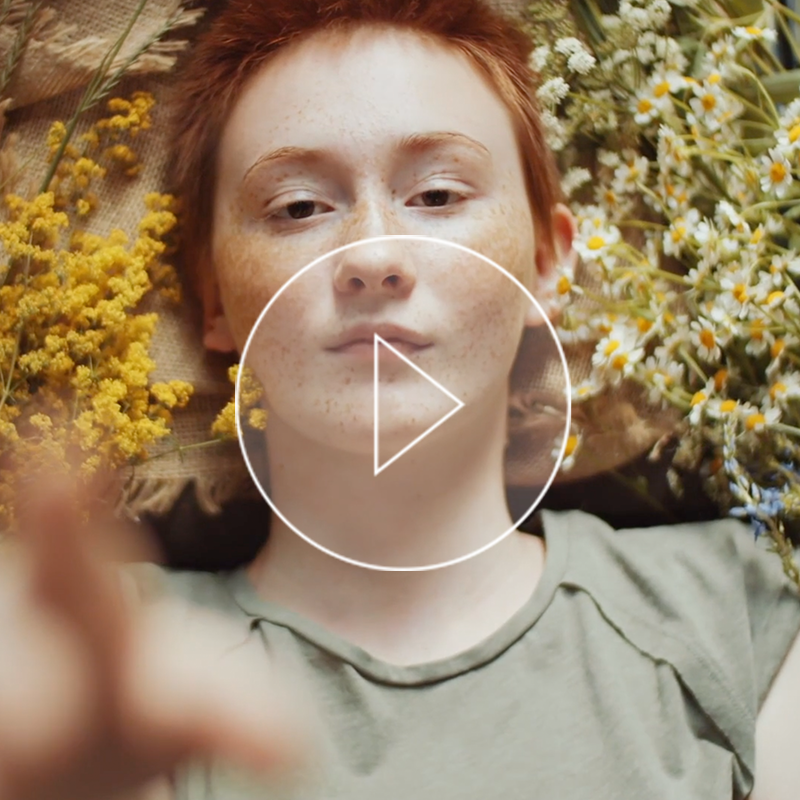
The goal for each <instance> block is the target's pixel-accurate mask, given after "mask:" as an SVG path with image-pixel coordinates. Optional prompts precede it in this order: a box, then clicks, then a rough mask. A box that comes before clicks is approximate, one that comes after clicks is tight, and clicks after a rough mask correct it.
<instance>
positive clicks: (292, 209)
mask: <svg viewBox="0 0 800 800" xmlns="http://www.w3.org/2000/svg"><path fill="white" fill-rule="evenodd" d="M327 208H328V206H326V205H325V204H324V203H319V202H317V201H316V200H294V201H293V202H291V203H286V204H285V205H282V206H281V207H280V208H278V209H277V210H276V211H274V212H273V213H272V214H270V215H269V216H271V217H272V218H273V219H295V220H301V219H308V218H309V217H313V216H315V215H317V214H320V213H322V212H324V211H325V210H326V209H327Z"/></svg>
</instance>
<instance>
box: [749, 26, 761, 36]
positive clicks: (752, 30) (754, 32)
mask: <svg viewBox="0 0 800 800" xmlns="http://www.w3.org/2000/svg"><path fill="white" fill-rule="evenodd" d="M745 30H746V31H747V32H748V33H749V34H750V35H751V36H761V28H759V27H758V26H757V25H748V26H747V27H746V28H745Z"/></svg>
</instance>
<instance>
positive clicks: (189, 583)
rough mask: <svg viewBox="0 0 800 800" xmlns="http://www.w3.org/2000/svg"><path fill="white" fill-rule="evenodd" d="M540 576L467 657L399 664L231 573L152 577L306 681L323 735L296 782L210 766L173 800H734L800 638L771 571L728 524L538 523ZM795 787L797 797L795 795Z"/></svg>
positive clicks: (555, 516) (787, 594)
mask: <svg viewBox="0 0 800 800" xmlns="http://www.w3.org/2000/svg"><path fill="white" fill-rule="evenodd" d="M542 521H543V534H544V537H545V541H546V545H547V555H546V560H545V566H544V571H543V573H542V575H541V579H540V582H539V583H538V585H537V586H536V588H535V590H534V591H533V593H532V595H531V597H530V599H529V601H528V602H527V603H526V604H525V605H524V607H522V608H521V609H520V610H519V611H518V612H517V613H516V614H515V615H514V616H513V617H512V618H511V619H510V620H508V621H507V622H506V623H505V624H504V625H503V626H502V627H501V628H500V629H499V630H497V631H496V632H495V633H494V634H492V635H491V636H490V637H488V638H487V639H485V640H484V641H482V642H481V643H480V644H478V645H476V646H474V647H472V648H470V649H469V650H467V651H466V652H463V653H461V654H459V655H456V656H453V657H451V658H447V659H443V660H440V661H436V662H433V663H427V664H421V665H416V666H396V665H392V664H388V663H385V662H383V661H381V660H379V659H376V658H374V657H372V656H371V655H369V654H368V653H367V652H365V651H364V650H362V649H361V648H359V647H356V646H354V645H352V644H350V643H349V642H347V641H344V640H343V639H341V638H340V637H338V636H336V635H334V634H332V633H331V632H330V631H327V630H325V629H323V628H322V627H320V626H319V625H317V624H315V623H313V622H310V621H309V620H307V619H304V618H303V617H301V616H299V615H298V614H296V613H294V612H292V611H290V610H287V609H284V608H281V607H278V606H276V605H274V604H272V603H269V602H266V601H264V600H262V599H261V598H260V597H259V596H258V595H257V594H256V592H255V591H254V589H253V587H252V586H251V584H250V583H249V581H248V578H247V575H246V573H245V572H244V570H236V571H233V572H227V573H216V574H212V573H199V572H162V573H161V574H162V576H165V577H166V581H167V584H168V586H169V589H170V591H174V592H177V593H178V594H179V595H181V596H183V597H185V598H187V599H188V600H190V601H191V602H192V603H197V604H200V605H203V606H207V607H211V608H215V609H218V610H222V611H224V612H226V613H229V614H231V615H232V616H233V617H235V618H237V619H240V620H241V622H242V630H243V634H244V635H245V636H253V637H259V638H260V640H261V642H263V646H264V648H265V662H266V658H267V656H269V657H271V658H274V659H279V660H281V661H282V662H283V663H284V665H285V666H287V667H289V668H290V669H291V670H292V671H293V673H295V674H296V675H298V677H300V678H301V680H302V681H303V683H304V685H306V686H307V687H308V691H309V692H310V693H311V700H312V702H313V704H314V706H315V707H316V708H317V709H318V710H319V711H320V713H321V715H322V720H323V725H324V737H323V738H324V741H323V743H322V748H321V752H320V754H319V757H318V759H317V761H316V762H315V763H314V765H313V768H311V769H308V770H306V771H305V772H304V774H303V775H301V776H300V777H299V778H298V779H297V781H296V782H293V781H292V780H288V779H287V780H286V781H284V782H282V783H278V782H275V783H274V784H270V783H264V781H263V779H262V780H261V782H257V781H255V780H254V779H252V778H251V777H248V776H247V775H246V774H245V773H243V772H241V771H238V770H235V769H232V768H229V767H227V766H225V765H222V764H211V765H208V764H195V765H192V766H190V767H187V768H186V769H184V770H183V771H181V773H180V774H179V776H178V779H177V783H176V789H177V797H178V800H499V798H502V799H503V800H533V798H547V800H644V798H646V799H647V800H668V799H670V800H671V798H675V800H731V798H744V797H746V796H747V794H748V793H749V792H750V790H751V789H752V786H753V774H754V743H755V721H756V716H757V713H758V710H759V708H760V706H761V703H762V702H763V700H764V698H765V697H766V694H767V691H768V689H769V686H770V684H771V682H772V679H773V678H774V676H775V675H776V673H777V671H778V668H779V667H780V664H781V663H782V661H783V659H784V657H785V655H786V653H787V652H788V649H789V646H790V645H791V642H792V641H793V640H794V638H795V636H796V635H797V634H798V630H800V596H798V593H797V592H796V591H795V590H794V588H793V587H792V586H791V584H790V583H789V581H788V580H787V579H786V578H785V577H784V575H783V571H782V568H781V565H780V561H779V560H778V558H777V557H776V556H775V555H774V554H772V553H768V552H767V551H766V545H765V542H763V541H760V542H757V543H756V542H754V541H753V537H752V534H751V533H750V531H749V528H748V527H747V526H745V525H744V524H742V523H739V522H738V521H736V520H720V521H716V522H711V523H702V524H697V523H694V524H687V525H679V526H671V527H659V528H646V529H635V530H634V529H631V530H624V531H614V530H613V529H612V528H610V527H609V526H607V525H606V524H605V523H604V522H602V521H601V520H599V519H597V518H596V517H593V516H590V515H588V514H586V513H583V512H580V511H570V512H564V513H554V512H543V513H542ZM798 792H800V787H798Z"/></svg>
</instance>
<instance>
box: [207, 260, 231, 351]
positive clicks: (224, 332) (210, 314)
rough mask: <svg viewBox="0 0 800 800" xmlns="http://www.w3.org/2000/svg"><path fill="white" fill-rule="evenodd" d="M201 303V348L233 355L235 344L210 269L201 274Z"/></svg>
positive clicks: (212, 271)
mask: <svg viewBox="0 0 800 800" xmlns="http://www.w3.org/2000/svg"><path fill="white" fill-rule="evenodd" d="M201 274H202V275H203V276H205V277H204V278H203V283H202V287H201V290H202V301H203V346H204V347H205V348H206V350H212V351H214V352H216V353H235V352H236V342H234V340H233V335H232V334H231V329H230V327H229V326H228V320H227V318H226V316H225V312H224V311H223V309H222V301H221V299H220V293H219V286H218V284H217V279H216V277H215V276H214V270H213V269H212V268H211V267H208V268H207V269H203V271H202V273H201Z"/></svg>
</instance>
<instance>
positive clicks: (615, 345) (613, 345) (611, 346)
mask: <svg viewBox="0 0 800 800" xmlns="http://www.w3.org/2000/svg"><path fill="white" fill-rule="evenodd" d="M618 347H619V340H617V339H612V340H611V341H610V342H609V343H608V344H607V345H606V348H605V350H604V351H603V352H604V354H605V355H607V356H610V355H611V354H612V353H613V352H614V351H615V350H616V349H617V348H618Z"/></svg>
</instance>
